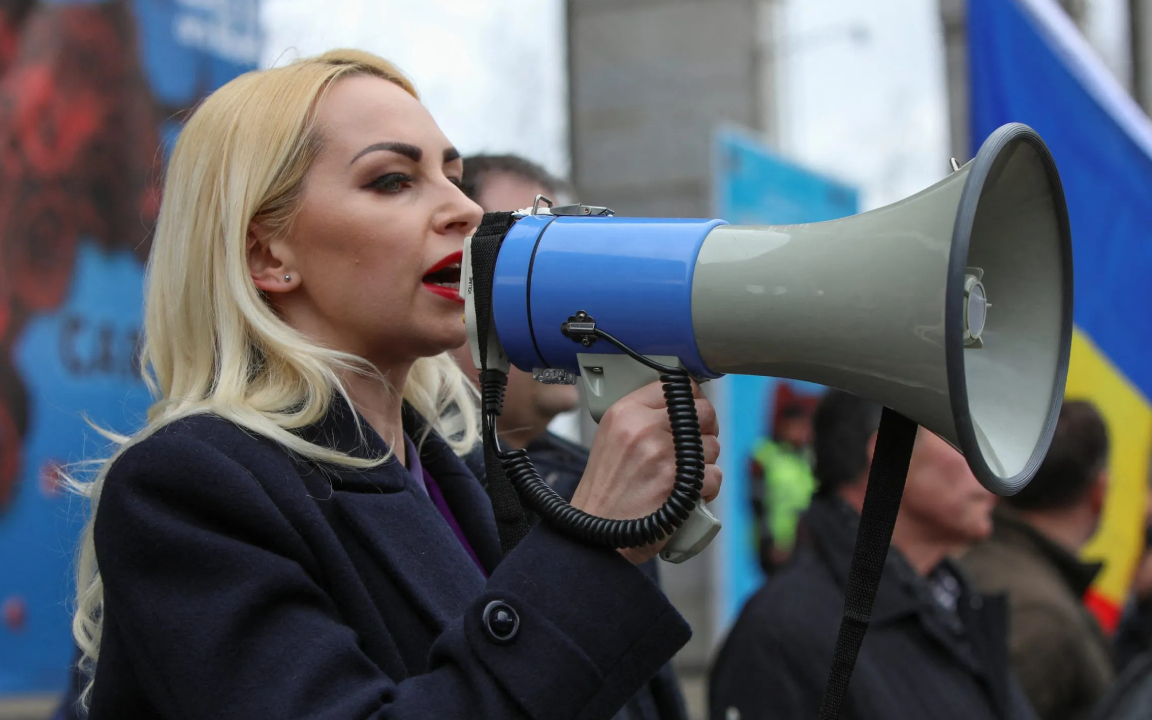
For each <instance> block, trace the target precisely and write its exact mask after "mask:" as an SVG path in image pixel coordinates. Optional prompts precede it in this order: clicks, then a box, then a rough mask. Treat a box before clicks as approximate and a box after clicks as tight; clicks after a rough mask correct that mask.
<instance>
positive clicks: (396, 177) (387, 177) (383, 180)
mask: <svg viewBox="0 0 1152 720" xmlns="http://www.w3.org/2000/svg"><path fill="white" fill-rule="evenodd" d="M415 181H416V178H415V177H413V176H412V175H407V174H405V173H396V172H394V173H385V174H384V175H381V176H380V177H378V178H376V179H375V180H373V181H372V182H370V183H368V185H367V186H366V187H368V188H370V189H372V190H376V191H378V192H382V193H385V194H389V195H394V194H396V193H398V192H400V191H402V190H404V189H405V188H406V187H408V186H410V185H411V184H412V183H413V182H415ZM448 182H450V183H452V184H453V185H455V186H456V187H457V189H463V188H464V180H463V179H462V178H458V177H449V178H448Z"/></svg>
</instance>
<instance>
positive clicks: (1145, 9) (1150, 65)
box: [1128, 0, 1152, 115]
mask: <svg viewBox="0 0 1152 720" xmlns="http://www.w3.org/2000/svg"><path fill="white" fill-rule="evenodd" d="M1128 17H1129V22H1130V23H1131V29H1132V36H1131V37H1132V39H1131V43H1132V95H1133V96H1134V97H1135V98H1136V102H1138V103H1140V106H1141V107H1143V108H1144V112H1146V113H1149V114H1150V115H1152V0H1128Z"/></svg>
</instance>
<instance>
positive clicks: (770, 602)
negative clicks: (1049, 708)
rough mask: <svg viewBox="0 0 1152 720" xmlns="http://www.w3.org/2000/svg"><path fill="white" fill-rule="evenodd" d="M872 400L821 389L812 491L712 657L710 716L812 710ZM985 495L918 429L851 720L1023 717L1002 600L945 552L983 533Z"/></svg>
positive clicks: (853, 689) (874, 423)
mask: <svg viewBox="0 0 1152 720" xmlns="http://www.w3.org/2000/svg"><path fill="white" fill-rule="evenodd" d="M880 412H881V410H880V408H879V407H878V406H876V405H874V404H872V403H870V402H867V401H865V400H861V399H859V398H856V397H854V396H851V395H848V394H846V393H841V392H837V391H831V392H829V393H828V394H827V395H826V396H825V397H824V398H823V399H822V400H821V403H820V405H819V407H818V408H817V411H816V415H815V418H814V435H815V458H816V467H815V474H816V478H817V481H818V483H819V488H818V491H817V496H816V498H815V499H814V500H813V502H812V505H811V507H810V509H809V511H808V513H807V515H806V516H805V518H804V520H803V523H804V533H803V537H804V540H803V542H802V544H801V545H800V547H799V548H798V550H797V553H796V555H795V557H794V559H793V561H792V563H791V564H790V565H788V566H786V567H785V568H784V569H783V570H781V571H780V572H779V573H778V574H777V575H776V576H775V577H774V578H773V580H772V582H771V583H769V584H768V585H767V586H766V587H765V588H763V589H762V590H760V591H759V592H758V593H757V594H756V595H754V596H753V597H752V599H751V600H749V601H748V604H747V605H746V606H745V607H744V609H743V611H742V612H741V614H740V617H739V619H738V620H737V622H736V624H735V626H734V627H733V628H732V630H731V632H730V633H729V635H728V638H727V640H726V641H725V643H724V645H723V647H722V649H721V650H720V653H719V655H718V657H717V660H716V663H715V666H714V668H713V670H712V675H711V686H710V697H709V705H710V712H711V717H712V719H713V720H794V719H795V718H815V717H817V715H818V713H819V709H820V699H821V697H822V695H823V692H824V689H825V685H826V683H827V680H828V673H829V670H830V668H831V666H832V654H833V648H834V646H835V643H836V634H837V630H838V628H839V625H840V619H841V614H842V613H843V609H844V592H845V584H846V580H847V575H848V566H849V563H850V561H851V556H852V550H853V545H854V542H855V537H856V529H857V526H858V524H859V519H860V516H859V513H860V508H861V507H862V505H863V498H864V492H865V490H866V488H867V476H868V468H869V465H870V462H871V454H872V448H873V446H874V443H875V438H876V430H877V428H878V426H879V420H880ZM993 503H994V496H992V495H991V493H989V492H987V491H986V490H984V489H983V488H982V487H981V486H980V485H979V483H978V482H977V481H976V479H975V478H974V477H973V476H972V474H971V472H970V471H969V469H968V466H967V463H966V462H965V461H964V458H963V457H962V456H961V455H960V454H959V453H958V452H956V451H955V450H953V449H952V448H951V447H950V446H948V445H947V444H946V443H944V441H943V440H940V439H939V438H938V437H936V436H935V435H932V434H931V433H928V432H927V431H925V430H923V429H921V431H920V435H919V436H918V438H917V441H916V446H915V450H914V451H913V457H912V464H911V467H910V469H909V473H908V481H907V488H906V490H905V493H904V500H903V503H902V505H901V510H900V515H899V518H898V520H897V522H896V527H895V531H894V533H893V538H892V548H891V550H890V551H889V553H888V559H887V565H886V566H885V568H884V574H883V577H882V579H881V582H880V586H879V590H878V592H877V595H876V602H875V606H874V608H873V612H872V623H871V626H870V628H869V630H868V634H867V635H866V636H865V638H864V643H863V647H862V648H861V650H860V655H859V658H858V660H857V662H856V667H855V672H854V674H853V676H852V680H851V683H850V684H849V687H848V696H847V698H846V702H845V710H844V715H843V717H845V718H850V719H851V720H891V719H892V718H915V719H916V720H993V719H995V720H1033V719H1034V717H1035V716H1034V715H1033V713H1032V710H1031V708H1030V706H1029V705H1028V701H1027V699H1026V698H1025V697H1024V695H1023V692H1022V691H1021V690H1020V688H1019V686H1018V685H1017V684H1016V683H1015V681H1014V680H1013V678H1012V676H1011V669H1010V668H1009V666H1008V648H1007V627H1006V621H1007V608H1006V606H1005V601H1004V599H1003V598H994V597H983V596H981V595H980V594H978V593H977V592H976V591H975V590H973V588H972V587H971V586H970V584H969V583H968V582H967V580H966V579H965V577H964V575H963V573H962V572H961V571H960V570H959V568H958V567H957V565H956V564H955V563H954V562H952V560H951V559H950V556H951V555H952V554H954V553H956V552H957V551H959V550H961V549H962V548H964V547H965V546H966V545H968V544H969V543H970V542H972V541H973V540H976V539H979V538H982V537H986V536H987V534H988V533H989V532H990V531H991V520H990V517H989V516H990V514H991V511H992V506H993Z"/></svg>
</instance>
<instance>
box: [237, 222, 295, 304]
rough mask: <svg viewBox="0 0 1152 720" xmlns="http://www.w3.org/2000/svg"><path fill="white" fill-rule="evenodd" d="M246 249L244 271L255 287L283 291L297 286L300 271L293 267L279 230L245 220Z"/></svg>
mask: <svg viewBox="0 0 1152 720" xmlns="http://www.w3.org/2000/svg"><path fill="white" fill-rule="evenodd" d="M247 250H248V273H249V274H250V275H251V276H252V282H253V283H254V284H255V285H256V287H257V289H259V290H261V291H263V292H266V293H283V292H291V291H292V290H295V289H296V288H298V287H299V286H300V273H299V272H298V271H296V270H295V269H294V268H293V259H292V251H291V249H290V248H289V247H288V243H286V242H284V239H283V236H282V234H279V233H273V232H272V231H270V230H269V229H268V227H267V226H266V225H264V224H263V223H261V222H259V221H257V220H253V221H252V222H251V223H249V224H248V243H247Z"/></svg>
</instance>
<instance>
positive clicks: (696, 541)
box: [660, 499, 720, 564]
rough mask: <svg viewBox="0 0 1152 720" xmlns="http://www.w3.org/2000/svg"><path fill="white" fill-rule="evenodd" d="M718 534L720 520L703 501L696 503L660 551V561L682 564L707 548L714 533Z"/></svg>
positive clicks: (714, 535)
mask: <svg viewBox="0 0 1152 720" xmlns="http://www.w3.org/2000/svg"><path fill="white" fill-rule="evenodd" d="M718 532H720V520H719V519H717V517H716V516H715V515H713V514H712V511H711V510H709V509H708V506H707V505H705V504H704V500H703V499H700V500H697V501H696V507H695V508H693V509H692V512H691V513H690V514H689V515H688V519H687V520H685V521H684V524H683V525H681V526H680V529H679V530H677V531H676V532H674V533H672V537H671V538H670V539H669V540H668V544H667V545H665V546H664V549H663V550H661V551H660V559H661V560H664V561H667V562H670V563H677V564H679V563H682V562H684V561H685V560H688V559H690V558H693V557H696V555H697V554H698V553H699V552H700V551H701V550H703V549H704V548H706V547H708V543H710V542H712V538H714V537H716V533H718Z"/></svg>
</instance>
